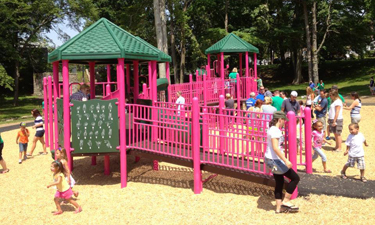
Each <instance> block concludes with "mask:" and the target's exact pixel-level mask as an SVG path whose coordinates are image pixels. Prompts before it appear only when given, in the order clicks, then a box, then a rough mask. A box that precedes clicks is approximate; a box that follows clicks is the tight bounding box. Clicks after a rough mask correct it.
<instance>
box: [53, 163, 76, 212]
mask: <svg viewBox="0 0 375 225" xmlns="http://www.w3.org/2000/svg"><path fill="white" fill-rule="evenodd" d="M51 171H52V172H53V179H54V182H53V183H51V184H49V185H47V188H50V187H52V186H56V187H57V191H56V194H55V198H54V201H55V204H56V208H57V211H56V212H54V213H53V215H60V214H62V213H63V211H62V209H61V206H60V203H59V199H60V198H62V199H65V200H67V201H68V202H69V203H70V204H72V205H74V207H75V208H76V210H75V211H74V213H80V212H81V211H82V208H81V206H80V205H78V204H77V202H76V201H74V200H73V199H72V195H73V192H72V189H71V188H70V187H69V184H68V182H66V179H65V176H64V174H65V171H64V167H63V165H62V163H61V162H59V161H53V162H52V163H51Z"/></svg>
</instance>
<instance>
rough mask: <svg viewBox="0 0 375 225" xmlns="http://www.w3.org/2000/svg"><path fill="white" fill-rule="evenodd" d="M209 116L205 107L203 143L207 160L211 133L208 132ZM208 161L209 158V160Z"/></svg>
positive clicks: (204, 155) (204, 159)
mask: <svg viewBox="0 0 375 225" xmlns="http://www.w3.org/2000/svg"><path fill="white" fill-rule="evenodd" d="M208 132H209V131H208V116H207V108H204V109H203V120H202V145H203V161H206V158H205V157H206V152H207V149H208V143H209V138H210V136H209V133H208ZM207 161H208V160H207Z"/></svg>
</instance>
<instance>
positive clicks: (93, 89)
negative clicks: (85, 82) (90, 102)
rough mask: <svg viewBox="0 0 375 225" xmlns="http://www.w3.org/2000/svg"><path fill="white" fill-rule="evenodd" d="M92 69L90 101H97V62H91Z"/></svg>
mask: <svg viewBox="0 0 375 225" xmlns="http://www.w3.org/2000/svg"><path fill="white" fill-rule="evenodd" d="M89 67H90V99H95V62H89Z"/></svg>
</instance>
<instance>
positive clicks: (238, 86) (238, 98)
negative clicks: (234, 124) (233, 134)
mask: <svg viewBox="0 0 375 225" xmlns="http://www.w3.org/2000/svg"><path fill="white" fill-rule="evenodd" d="M236 80H237V83H236V86H237V110H238V111H239V110H240V109H241V90H240V81H241V80H240V75H239V74H238V73H237V77H236ZM237 119H238V120H240V118H237Z"/></svg>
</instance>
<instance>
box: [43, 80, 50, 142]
mask: <svg viewBox="0 0 375 225" xmlns="http://www.w3.org/2000/svg"><path fill="white" fill-rule="evenodd" d="M47 86H48V80H47V77H43V93H44V110H43V113H44V120H45V127H46V135H45V143H46V147H49V126H48V124H49V121H48V118H49V117H48V93H49V92H50V91H51V90H48V88H47Z"/></svg>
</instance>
